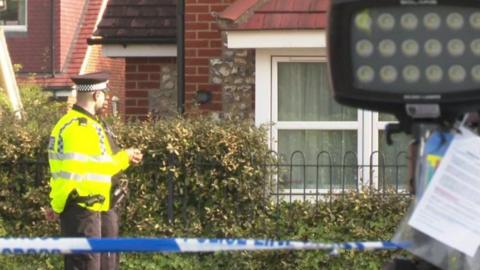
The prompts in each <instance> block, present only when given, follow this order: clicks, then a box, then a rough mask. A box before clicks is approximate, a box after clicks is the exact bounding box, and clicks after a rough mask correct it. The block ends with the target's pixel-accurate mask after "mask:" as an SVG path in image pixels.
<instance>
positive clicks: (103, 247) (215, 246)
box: [0, 238, 407, 254]
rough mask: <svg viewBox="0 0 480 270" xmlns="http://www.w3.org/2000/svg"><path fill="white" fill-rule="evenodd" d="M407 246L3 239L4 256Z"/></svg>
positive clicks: (395, 246) (384, 243)
mask: <svg viewBox="0 0 480 270" xmlns="http://www.w3.org/2000/svg"><path fill="white" fill-rule="evenodd" d="M405 247H407V243H394V242H389V241H379V242H345V243H319V242H308V241H305V242H304V241H277V240H269V239H263V240H261V239H239V238H232V239H228V238H208V239H205V238H0V250H1V253H2V254H38V253H45V254H72V253H86V252H162V253H183V252H216V251H257V250H329V251H334V252H336V251H338V250H342V249H347V250H362V251H363V250H392V249H401V248H405Z"/></svg>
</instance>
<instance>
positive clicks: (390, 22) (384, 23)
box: [377, 13, 395, 31]
mask: <svg viewBox="0 0 480 270" xmlns="http://www.w3.org/2000/svg"><path fill="white" fill-rule="evenodd" d="M377 23H378V26H379V27H380V29H382V30H385V31H389V30H392V29H393V27H395V18H394V17H393V16H392V14H390V13H383V14H380V16H378V19H377Z"/></svg>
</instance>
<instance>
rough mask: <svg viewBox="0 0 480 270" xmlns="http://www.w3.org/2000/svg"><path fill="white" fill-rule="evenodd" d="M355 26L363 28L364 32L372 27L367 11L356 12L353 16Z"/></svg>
mask: <svg viewBox="0 0 480 270" xmlns="http://www.w3.org/2000/svg"><path fill="white" fill-rule="evenodd" d="M355 26H357V28H358V29H359V30H363V31H366V32H369V31H370V30H371V28H372V18H371V17H370V14H369V13H368V11H363V12H360V13H358V14H357V16H355Z"/></svg>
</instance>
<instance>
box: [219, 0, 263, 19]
mask: <svg viewBox="0 0 480 270" xmlns="http://www.w3.org/2000/svg"><path fill="white" fill-rule="evenodd" d="M257 2H258V1H257V0H238V1H235V2H234V3H233V4H231V5H230V6H229V7H228V8H226V9H225V10H224V11H222V12H220V13H219V14H218V17H219V18H222V19H227V20H231V21H235V20H237V19H238V18H240V16H241V15H242V14H243V13H245V12H246V11H247V10H249V9H250V8H251V7H253V6H254V5H255V4H256V3H257Z"/></svg>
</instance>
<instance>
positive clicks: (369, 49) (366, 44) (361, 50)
mask: <svg viewBox="0 0 480 270" xmlns="http://www.w3.org/2000/svg"><path fill="white" fill-rule="evenodd" d="M355 48H356V50H357V53H358V55H360V56H362V57H369V56H370V55H372V53H373V44H372V43H371V42H370V41H368V40H366V39H362V40H360V41H359V42H357V45H356V46H355Z"/></svg>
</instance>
